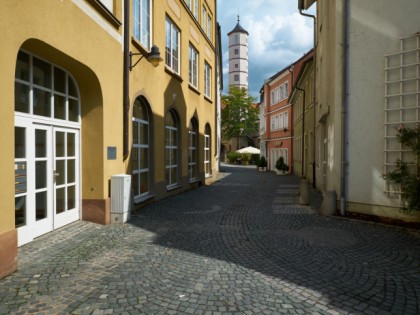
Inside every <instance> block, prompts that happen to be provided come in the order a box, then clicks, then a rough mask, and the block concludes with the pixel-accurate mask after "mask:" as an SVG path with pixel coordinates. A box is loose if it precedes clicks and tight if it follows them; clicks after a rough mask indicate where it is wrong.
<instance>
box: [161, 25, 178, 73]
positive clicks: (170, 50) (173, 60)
mask: <svg viewBox="0 0 420 315" xmlns="http://www.w3.org/2000/svg"><path fill="white" fill-rule="evenodd" d="M165 25H166V26H165V32H166V34H165V38H166V40H165V65H166V67H167V68H169V69H171V70H172V71H173V72H175V73H176V74H178V75H179V74H180V68H181V67H180V59H181V46H180V40H181V31H180V30H179V28H178V27H177V26H176V25H175V23H174V22H173V21H172V20H171V19H170V18H169V17H166V22H165Z"/></svg>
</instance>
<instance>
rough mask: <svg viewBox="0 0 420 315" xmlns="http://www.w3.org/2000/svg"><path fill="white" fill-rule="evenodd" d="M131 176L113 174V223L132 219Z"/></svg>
mask: <svg viewBox="0 0 420 315" xmlns="http://www.w3.org/2000/svg"><path fill="white" fill-rule="evenodd" d="M130 210H131V176H130V175H127V174H116V175H113V176H111V223H124V222H127V221H128V220H129V219H130Z"/></svg>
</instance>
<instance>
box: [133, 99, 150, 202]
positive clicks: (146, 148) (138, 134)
mask: <svg viewBox="0 0 420 315" xmlns="http://www.w3.org/2000/svg"><path fill="white" fill-rule="evenodd" d="M132 120H133V148H132V153H131V185H132V189H133V192H134V201H135V202H136V201H140V199H141V198H143V197H144V196H147V195H148V194H149V193H150V166H149V163H150V131H149V130H150V128H149V112H148V108H147V106H146V104H145V103H144V100H143V99H142V98H141V97H138V98H137V99H136V100H135V102H134V105H133V119H132Z"/></svg>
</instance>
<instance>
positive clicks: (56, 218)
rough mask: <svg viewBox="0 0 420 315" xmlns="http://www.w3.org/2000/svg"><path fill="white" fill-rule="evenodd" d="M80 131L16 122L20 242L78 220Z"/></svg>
mask: <svg viewBox="0 0 420 315" xmlns="http://www.w3.org/2000/svg"><path fill="white" fill-rule="evenodd" d="M79 143H80V139H79V130H78V129H72V128H64V127H59V126H51V125H44V124H37V123H35V122H33V121H25V120H18V119H17V120H16V121H15V174H16V180H15V185H16V188H15V211H16V213H15V220H16V227H17V229H18V245H19V246H21V245H23V244H26V243H28V242H31V241H32V240H33V239H34V238H35V237H37V236H40V235H42V234H45V233H48V232H50V231H52V230H54V229H57V228H59V227H62V226H64V225H66V224H69V223H71V222H74V221H76V220H79V218H80V149H79V148H80V144H79Z"/></svg>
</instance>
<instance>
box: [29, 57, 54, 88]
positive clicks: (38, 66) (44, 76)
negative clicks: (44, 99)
mask: <svg viewBox="0 0 420 315" xmlns="http://www.w3.org/2000/svg"><path fill="white" fill-rule="evenodd" d="M32 71H33V82H34V84H37V85H41V86H43V87H46V88H51V64H49V63H47V62H45V61H42V60H40V59H38V58H35V57H34V58H33V70H32Z"/></svg>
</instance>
